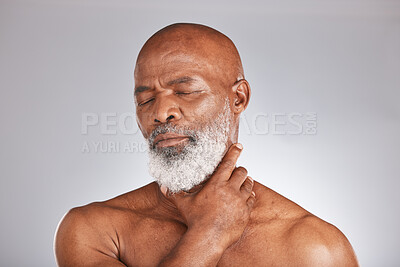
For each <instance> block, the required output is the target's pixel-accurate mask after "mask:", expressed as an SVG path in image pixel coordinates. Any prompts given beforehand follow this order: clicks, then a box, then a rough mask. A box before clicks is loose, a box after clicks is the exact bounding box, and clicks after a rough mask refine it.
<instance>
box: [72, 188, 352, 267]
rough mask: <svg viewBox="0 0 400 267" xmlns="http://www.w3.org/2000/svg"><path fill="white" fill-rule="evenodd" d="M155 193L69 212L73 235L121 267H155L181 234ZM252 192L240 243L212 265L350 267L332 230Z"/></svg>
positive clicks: (269, 195) (266, 192)
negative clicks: (339, 256)
mask: <svg viewBox="0 0 400 267" xmlns="http://www.w3.org/2000/svg"><path fill="white" fill-rule="evenodd" d="M157 190H158V185H157V184H156V183H151V184H148V185H146V186H144V187H142V188H139V189H137V190H134V191H132V192H129V193H126V194H124V195H121V196H118V197H116V198H113V199H111V200H108V201H105V202H96V203H92V204H89V205H86V206H83V207H80V208H75V209H74V210H73V211H72V212H73V213H76V214H77V216H79V217H81V218H82V220H84V221H85V223H84V226H83V227H82V224H83V223H81V226H79V230H78V232H77V234H80V232H81V231H82V233H81V234H84V235H86V238H85V241H86V242H90V243H91V244H93V248H94V249H96V250H98V251H100V252H101V253H102V254H104V255H105V256H108V257H110V258H113V259H116V260H118V261H120V262H122V263H123V264H125V265H127V266H157V265H158V263H159V262H160V261H161V260H162V259H163V258H164V257H165V256H166V255H168V253H169V252H170V251H171V250H172V249H173V248H174V247H175V246H176V244H177V243H178V242H179V240H180V238H181V237H182V236H183V235H184V234H185V232H186V230H187V227H186V225H185V224H184V223H183V222H180V221H178V220H175V219H173V216H171V214H170V213H169V212H168V210H167V209H165V208H163V207H162V206H160V205H158V203H157V201H156V199H157V198H156V197H155V196H156V192H157ZM253 190H254V191H255V193H256V195H257V202H256V204H255V205H254V207H253V210H252V213H251V216H250V220H249V223H248V225H247V227H246V229H245V231H244V232H243V234H242V236H241V238H240V239H239V240H238V241H237V242H236V243H234V244H233V245H231V246H230V247H229V248H228V249H226V250H225V252H224V253H223V255H222V257H221V259H220V261H219V263H218V266H277V265H285V266H293V265H297V266H298V265H302V264H301V263H304V265H316V264H318V263H322V264H323V263H324V261H321V257H323V259H325V258H326V257H328V258H330V257H334V256H335V255H334V254H335V253H338V251H339V252H340V253H345V254H346V253H348V255H344V256H345V257H347V258H348V259H349V261H348V265H349V266H350V265H354V264H355V262H356V260H355V256H354V254H352V250H351V246H350V244H348V241H347V240H346V238H345V237H344V236H343V235H342V234H341V233H340V231H339V230H337V229H336V228H335V227H334V226H332V225H330V224H328V223H326V222H324V221H322V220H320V219H318V218H317V217H315V216H313V215H312V214H310V213H309V212H307V211H306V210H304V209H303V208H301V207H300V206H298V205H297V204H295V203H293V202H292V201H290V200H288V199H286V198H284V197H283V196H281V195H279V194H278V193H276V192H274V191H272V190H271V189H269V188H267V187H265V186H263V185H261V184H259V183H257V182H256V183H255V184H254V188H253ZM70 213H71V212H70ZM70 228H72V229H73V227H70ZM74 242H75V241H74ZM331 243H334V244H339V245H335V246H331ZM338 246H339V248H338ZM341 246H344V247H345V249H344V250H343V249H340V247H341ZM346 246H349V248H346ZM314 254H315V255H314ZM303 255H305V257H304V258H303ZM313 255H314V256H313ZM352 257H353V258H352ZM194 261H195V259H194ZM299 263H300V264H299ZM308 263H310V264H308ZM194 265H196V264H195V262H194Z"/></svg>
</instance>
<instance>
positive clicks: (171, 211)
mask: <svg viewBox="0 0 400 267" xmlns="http://www.w3.org/2000/svg"><path fill="white" fill-rule="evenodd" d="M207 180H208V179H206V180H205V181H204V182H202V183H201V184H199V185H197V186H195V187H193V188H192V189H190V190H189V191H187V192H185V191H181V192H179V193H177V194H183V195H187V197H189V195H195V194H197V192H199V191H200V190H201V189H202V188H203V187H204V185H205V184H206V182H207ZM155 190H156V201H157V207H158V208H159V212H160V215H161V216H163V217H165V218H168V219H171V220H176V221H178V222H180V223H182V224H184V225H187V223H186V219H185V217H184V216H183V215H182V213H181V212H180V211H179V208H178V207H179V204H180V203H179V202H180V201H182V199H178V198H174V194H170V193H169V192H168V191H167V193H166V194H167V196H165V195H164V194H163V193H162V192H161V189H160V186H159V185H158V184H156V186H155Z"/></svg>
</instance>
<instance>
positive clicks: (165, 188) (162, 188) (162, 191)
mask: <svg viewBox="0 0 400 267" xmlns="http://www.w3.org/2000/svg"><path fill="white" fill-rule="evenodd" d="M160 190H161V193H163V195H164V196H165V195H167V190H168V189H167V187H166V186H165V185H161V186H160Z"/></svg>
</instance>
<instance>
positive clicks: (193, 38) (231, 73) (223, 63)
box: [135, 23, 244, 86]
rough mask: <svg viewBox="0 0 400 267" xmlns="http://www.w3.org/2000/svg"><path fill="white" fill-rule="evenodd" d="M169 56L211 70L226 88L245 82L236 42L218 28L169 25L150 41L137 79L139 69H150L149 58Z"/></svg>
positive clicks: (141, 55)
mask: <svg viewBox="0 0 400 267" xmlns="http://www.w3.org/2000/svg"><path fill="white" fill-rule="evenodd" d="M170 55H175V56H176V58H179V59H183V58H185V57H187V58H188V59H189V60H192V61H195V62H196V63H197V64H198V67H199V68H208V69H209V70H210V73H211V74H212V75H214V76H215V78H217V79H218V80H219V81H220V82H221V83H223V84H224V85H226V86H232V84H233V83H234V82H236V81H238V80H240V79H244V73H243V67H242V63H241V60H240V56H239V53H238V51H237V49H236V47H235V45H234V44H233V42H232V41H231V40H230V39H229V38H228V37H227V36H225V35H224V34H222V33H221V32H219V31H217V30H215V29H212V28H210V27H207V26H204V25H200V24H190V23H177V24H172V25H169V26H167V27H165V28H163V29H161V30H159V31H158V32H156V33H155V34H154V35H153V36H151V37H150V39H149V40H147V42H146V43H145V44H144V45H143V47H142V49H141V51H140V53H139V55H138V58H137V61H136V68H135V79H136V75H137V73H138V72H139V70H143V69H145V68H147V67H149V66H148V65H149V61H148V58H149V57H151V56H152V57H154V56H158V58H159V59H163V58H167V57H168V56H170ZM161 62H162V61H161ZM164 63H165V64H167V62H164ZM161 64H162V63H161ZM182 67H184V64H183V65H182Z"/></svg>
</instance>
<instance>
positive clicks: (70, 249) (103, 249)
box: [54, 208, 125, 266]
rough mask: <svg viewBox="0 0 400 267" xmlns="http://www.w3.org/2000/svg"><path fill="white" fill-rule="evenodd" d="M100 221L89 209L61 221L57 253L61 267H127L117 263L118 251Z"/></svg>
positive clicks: (71, 213) (56, 239) (75, 210)
mask: <svg viewBox="0 0 400 267" xmlns="http://www.w3.org/2000/svg"><path fill="white" fill-rule="evenodd" d="M101 224H102V223H101V221H98V220H95V219H93V217H92V216H90V215H89V214H88V212H87V209H86V208H74V209H72V210H70V211H69V212H68V213H67V214H66V215H65V216H64V218H63V219H62V220H61V222H60V224H59V226H58V229H57V232H56V237H55V242H54V250H55V256H56V260H57V264H58V265H59V266H125V265H124V264H123V263H122V262H120V261H119V260H118V256H117V255H118V248H117V247H116V246H115V243H114V242H113V240H112V238H111V237H110V236H108V235H107V233H106V232H102V231H100V229H101V227H99V226H101Z"/></svg>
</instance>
